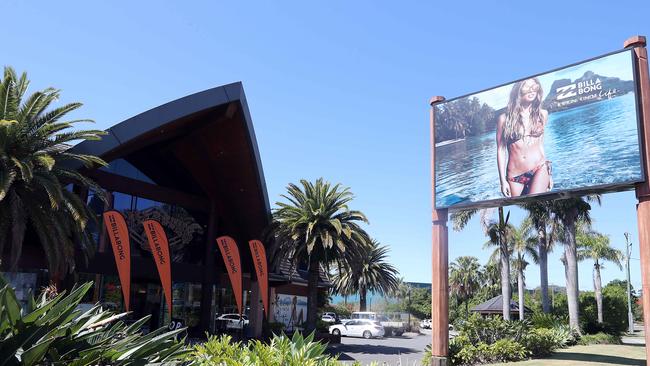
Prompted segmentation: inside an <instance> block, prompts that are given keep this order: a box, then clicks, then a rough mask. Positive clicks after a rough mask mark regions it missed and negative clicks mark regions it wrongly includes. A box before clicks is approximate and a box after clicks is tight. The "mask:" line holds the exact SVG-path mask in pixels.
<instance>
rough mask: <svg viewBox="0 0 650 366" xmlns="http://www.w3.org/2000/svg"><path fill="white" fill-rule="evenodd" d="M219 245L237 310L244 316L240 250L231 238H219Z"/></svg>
mask: <svg viewBox="0 0 650 366" xmlns="http://www.w3.org/2000/svg"><path fill="white" fill-rule="evenodd" d="M217 244H218V245H219V250H220V251H221V256H222V257H223V261H224V263H225V264H226V269H227V270H228V277H230V284H231V285H232V292H233V293H234V294H235V301H236V302H237V309H239V314H242V292H241V291H242V288H241V281H242V278H241V259H240V258H239V248H237V243H235V240H234V239H233V238H231V237H229V236H220V237H218V238H217Z"/></svg>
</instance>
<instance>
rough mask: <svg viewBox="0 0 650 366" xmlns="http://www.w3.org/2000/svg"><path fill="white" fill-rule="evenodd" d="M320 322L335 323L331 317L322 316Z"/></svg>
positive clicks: (334, 319)
mask: <svg viewBox="0 0 650 366" xmlns="http://www.w3.org/2000/svg"><path fill="white" fill-rule="evenodd" d="M320 320H322V321H324V322H326V323H336V318H335V317H333V316H331V315H323V316H322V317H321V318H320Z"/></svg>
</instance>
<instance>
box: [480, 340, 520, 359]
mask: <svg viewBox="0 0 650 366" xmlns="http://www.w3.org/2000/svg"><path fill="white" fill-rule="evenodd" d="M487 353H488V354H487V356H488V357H487V358H489V359H486V360H485V361H486V362H508V361H519V360H523V359H524V358H526V357H528V354H529V352H528V350H526V348H525V347H524V346H523V345H521V343H519V342H516V341H513V340H512V339H499V340H498V341H496V342H494V343H493V344H491V345H490V346H489V348H488V352H487Z"/></svg>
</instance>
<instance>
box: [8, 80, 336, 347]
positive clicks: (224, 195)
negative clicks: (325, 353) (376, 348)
mask: <svg viewBox="0 0 650 366" xmlns="http://www.w3.org/2000/svg"><path fill="white" fill-rule="evenodd" d="M107 133H108V134H107V135H106V136H104V138H103V139H102V140H101V141H85V142H83V143H81V144H79V145H77V146H75V147H74V148H73V150H74V152H77V153H86V154H93V155H97V156H100V157H102V158H103V159H104V160H106V161H107V162H108V163H109V165H108V166H106V167H102V168H99V169H94V170H87V169H85V168H83V167H81V166H74V168H75V169H80V170H82V171H83V172H84V174H86V175H87V176H89V177H91V178H93V179H94V180H95V181H96V182H97V183H98V184H99V185H100V186H101V187H102V189H104V190H105V191H106V192H107V193H108V194H109V198H110V203H109V204H108V205H104V203H103V202H102V201H101V200H99V199H98V198H97V197H96V195H95V192H93V191H84V190H82V189H80V188H79V187H70V189H73V190H74V191H75V192H76V193H78V194H79V195H81V196H82V197H83V198H85V199H86V201H87V202H88V204H89V206H90V207H91V208H92V210H93V211H94V212H95V213H96V214H97V217H98V219H99V222H100V225H99V226H97V227H92V228H91V230H92V234H93V235H94V236H95V238H96V241H97V243H98V247H97V248H96V249H97V253H96V254H95V255H94V257H93V258H92V259H91V260H90V261H89V262H88V263H84V261H83V260H79V261H78V262H77V263H78V268H77V270H76V271H75V273H74V274H73V275H71V276H69V278H67V279H66V281H67V283H69V284H70V283H74V282H78V281H86V280H93V281H95V286H94V288H93V290H92V291H91V293H90V294H89V295H88V296H87V298H86V299H84V301H85V302H87V303H88V304H92V303H95V302H101V303H102V304H104V305H105V306H108V307H114V308H116V309H118V310H121V309H122V308H123V303H122V302H123V299H122V294H121V287H120V282H119V279H118V276H117V269H116V265H115V260H114V258H113V253H112V249H111V244H110V241H109V240H108V238H107V234H106V231H105V230H104V226H103V224H102V223H101V218H102V213H103V212H104V211H106V210H110V209H114V210H117V211H120V212H121V213H122V214H123V216H124V217H125V218H126V221H127V224H128V227H129V232H130V241H131V291H130V293H131V310H132V311H133V314H132V315H131V317H132V318H140V317H142V316H145V315H151V320H150V322H149V327H150V328H157V327H160V326H163V325H166V324H169V323H170V321H171V320H174V321H176V322H180V323H182V324H183V325H184V326H187V327H188V332H189V334H190V335H191V336H200V335H203V334H204V332H206V331H208V332H212V333H214V332H217V331H219V323H218V322H217V321H216V320H215V319H216V317H217V315H218V314H224V313H236V312H237V311H236V305H235V302H234V297H233V294H232V289H231V286H230V282H229V279H228V277H227V275H226V272H225V268H224V262H223V259H222V258H221V254H220V252H219V250H218V247H217V245H216V238H217V237H219V236H221V235H228V236H231V237H232V238H234V239H235V240H236V242H237V243H238V246H239V251H240V254H241V262H242V273H243V288H244V304H245V305H244V308H245V309H246V311H245V313H246V314H248V316H249V318H250V327H249V328H250V331H249V332H250V333H249V335H259V334H260V333H261V327H262V319H263V311H262V305H261V298H260V294H259V291H258V285H257V283H256V278H255V271H254V269H253V265H252V259H251V255H250V251H249V250H248V244H247V243H248V241H249V240H251V239H263V234H264V230H265V229H266V227H267V225H268V224H269V222H270V206H269V199H268V196H267V191H266V186H265V181H264V173H263V170H262V165H261V162H260V156H259V151H258V148H257V142H256V139H255V133H254V130H253V124H252V120H251V116H250V112H249V110H248V105H247V102H246V97H245V95H244V90H243V87H242V84H241V83H233V84H228V85H224V86H221V87H217V88H213V89H209V90H206V91H203V92H199V93H196V94H193V95H189V96H187V97H184V98H181V99H178V100H175V101H172V102H169V103H166V104H164V105H161V106H159V107H156V108H153V109H151V110H149V111H146V112H144V113H141V114H139V115H137V116H134V117H132V118H130V119H128V120H126V121H124V122H121V123H119V124H117V125H114V126H113V127H111V128H109V129H108V130H107ZM148 218H155V219H157V220H158V221H159V222H160V223H161V224H162V225H163V227H164V229H165V232H166V234H167V236H168V239H169V246H170V254H171V257H172V264H171V273H172V283H173V285H172V288H173V290H172V293H173V294H172V299H173V303H172V311H171V318H170V316H169V315H168V311H167V305H166V303H165V301H164V298H163V291H162V288H161V285H160V280H159V277H158V272H157V269H156V266H155V263H154V261H153V260H152V256H151V252H150V250H149V245H148V242H147V239H146V236H145V234H144V229H143V225H142V222H143V220H146V219H148ZM45 268H46V265H45V260H44V258H43V253H42V251H41V249H40V246H38V245H35V244H34V243H26V244H25V249H24V253H23V256H22V257H21V260H20V262H19V273H14V274H11V275H10V276H9V277H10V280H11V281H12V282H13V284H14V285H15V286H17V288H18V290H19V295H20V296H25V295H26V292H27V291H26V290H27V289H30V288H34V287H39V285H40V284H42V283H43V282H42V280H41V278H42V277H43V276H39V273H43V271H44V269H45ZM276 272H277V273H274V274H272V276H271V281H270V285H271V287H272V288H271V296H272V297H271V306H270V307H272V309H271V311H270V313H271V314H274V313H275V314H280V313H282V312H279V311H278V309H273V307H274V306H279V305H281V304H280V303H282V302H283V301H284V302H286V299H285V297H290V299H291V300H292V303H291V304H290V311H291V310H296V305H297V304H301V303H302V302H304V303H305V304H306V287H305V286H304V284H302V282H300V279H299V278H296V279H295V280H294V279H292V278H290V276H288V275H287V274H284V273H283V272H282V271H276ZM298 277H299V276H298ZM322 285H323V286H325V285H326V283H322ZM294 304H295V305H294ZM291 306H293V308H291ZM283 311H285V312H286V309H285V310H283ZM293 313H296V312H295V311H293ZM305 313H306V309H305ZM282 314H284V313H282ZM305 317H306V314H305ZM271 320H273V319H271ZM278 320H280V321H285V320H286V319H278ZM291 321H294V320H293V319H291ZM294 322H295V321H294Z"/></svg>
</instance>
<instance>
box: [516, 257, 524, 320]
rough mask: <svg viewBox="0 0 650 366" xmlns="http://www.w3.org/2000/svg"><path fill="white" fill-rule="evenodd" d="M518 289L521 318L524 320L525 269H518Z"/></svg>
mask: <svg viewBox="0 0 650 366" xmlns="http://www.w3.org/2000/svg"><path fill="white" fill-rule="evenodd" d="M517 272H518V273H517V290H518V291H519V320H524V271H523V270H522V269H521V268H520V269H519V271H517Z"/></svg>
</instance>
